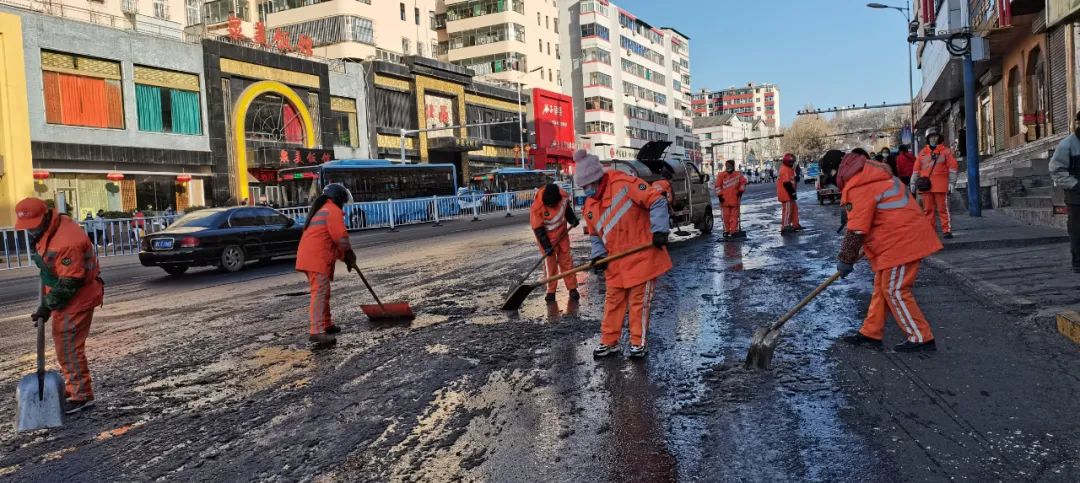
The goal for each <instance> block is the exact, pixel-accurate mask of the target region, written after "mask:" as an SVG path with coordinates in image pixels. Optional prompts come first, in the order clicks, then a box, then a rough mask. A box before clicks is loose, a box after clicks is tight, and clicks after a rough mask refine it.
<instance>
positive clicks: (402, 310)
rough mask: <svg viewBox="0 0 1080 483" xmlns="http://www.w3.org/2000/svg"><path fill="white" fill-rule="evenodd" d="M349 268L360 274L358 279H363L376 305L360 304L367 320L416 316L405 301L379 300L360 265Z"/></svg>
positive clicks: (402, 319) (404, 319)
mask: <svg viewBox="0 0 1080 483" xmlns="http://www.w3.org/2000/svg"><path fill="white" fill-rule="evenodd" d="M349 269H350V270H356V274H357V275H359V276H360V280H363V281H364V286H365V287H367V289H368V292H370V293H371V296H372V298H374V299H375V303H376V304H377V305H370V304H369V305H361V306H360V310H363V311H364V315H366V316H367V317H368V320H371V321H372V322H408V321H410V320H412V319H415V318H416V315H415V314H413V311H412V307H409V304H408V303H405V302H391V303H388V304H384V303H382V301H381V300H379V296H378V295H375V289H373V288H371V284H370V283H368V281H367V277H365V276H364V272H361V271H360V267H358V266H356V265H353V266H351V267H349Z"/></svg>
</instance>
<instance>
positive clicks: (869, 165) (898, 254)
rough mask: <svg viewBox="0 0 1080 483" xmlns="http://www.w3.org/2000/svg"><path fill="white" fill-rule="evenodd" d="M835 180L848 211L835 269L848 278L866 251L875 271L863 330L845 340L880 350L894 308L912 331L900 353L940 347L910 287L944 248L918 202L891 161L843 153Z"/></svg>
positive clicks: (904, 326) (908, 331)
mask: <svg viewBox="0 0 1080 483" xmlns="http://www.w3.org/2000/svg"><path fill="white" fill-rule="evenodd" d="M836 184H837V186H838V187H839V188H840V189H841V190H842V194H841V200H840V202H841V204H842V206H843V208H844V210H846V211H847V215H848V216H847V220H848V221H847V234H845V235H844V239H843V242H842V243H841V245H840V254H839V256H838V257H837V258H838V260H839V261H838V262H837V264H836V270H837V271H838V272H840V275H841V276H842V277H846V276H847V275H848V274H850V273H851V271H852V267H853V265H854V264H855V262H857V261H858V260H859V257H860V253H861V254H864V255H866V258H867V259H868V260H869V261H870V268H871V269H872V270H873V271H874V293H873V295H872V296H871V297H870V308H869V309H868V310H867V312H866V319H864V320H863V324H862V328H860V329H859V331H858V332H855V333H853V334H850V335H846V336H844V337H843V339H842V340H843V341H844V342H847V343H849V344H852V345H867V346H870V347H873V348H875V349H879V350H880V349H881V348H882V342H881V340H882V338H883V337H884V334H885V317H886V314H887V313H888V312H892V315H893V318H895V319H896V323H897V324H898V325H899V326H900V330H902V331H904V334H905V335H907V340H906V341H904V342H903V343H901V344H899V345H897V346H896V347H895V348H894V349H895V350H896V351H897V352H917V351H932V350H935V348H936V346H935V343H934V334H933V333H931V331H930V324H929V322H927V321H926V317H925V316H924V315H923V313H922V310H920V309H919V305H918V304H917V303H915V296H914V295H913V294H912V293H911V287H913V286H914V285H915V276H916V275H918V273H919V264H920V262H922V259H923V258H926V257H928V256H930V255H931V254H932V253H934V252H936V251H938V250H940V249H941V241H939V240H938V238H937V237H936V236H934V230H933V228H932V227H930V225H928V224H926V219H925V218H924V217H923V215H922V211H921V210H920V209H919V204H918V203H916V202H915V199H914V198H913V197H912V196H911V195H910V194H908V191H907V190H906V189H904V184H903V183H902V182H901V181H900V178H897V177H895V176H893V174H892V170H891V169H890V168H889V167H888V166H887V165H885V164H884V163H879V162H877V161H870V160H869V159H867V158H866V157H865V156H863V155H862V154H860V153H854V152H852V153H848V154H847V155H846V156H844V160H843V161H842V162H841V163H840V172H839V174H837V177H836Z"/></svg>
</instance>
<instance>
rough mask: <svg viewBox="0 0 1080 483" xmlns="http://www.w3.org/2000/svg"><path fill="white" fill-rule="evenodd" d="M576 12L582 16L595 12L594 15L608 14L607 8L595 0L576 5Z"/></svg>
mask: <svg viewBox="0 0 1080 483" xmlns="http://www.w3.org/2000/svg"><path fill="white" fill-rule="evenodd" d="M578 11H579V12H581V13H583V14H585V13H593V12H596V13H598V14H601V15H607V14H608V6H607V5H604V4H603V3H600V2H599V1H597V0H590V1H586V2H581V3H579V4H578Z"/></svg>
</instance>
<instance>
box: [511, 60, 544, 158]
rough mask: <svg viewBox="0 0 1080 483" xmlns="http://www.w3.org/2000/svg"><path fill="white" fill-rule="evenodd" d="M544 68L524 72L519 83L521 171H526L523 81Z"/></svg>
mask: <svg viewBox="0 0 1080 483" xmlns="http://www.w3.org/2000/svg"><path fill="white" fill-rule="evenodd" d="M543 69H544V68H543V67H537V68H535V69H533V70H530V71H528V72H523V73H522V74H521V75H520V76H519V77H518V81H517V105H518V152H519V153H520V154H521V169H525V108H524V107H522V105H521V79H523V78H525V76H527V75H529V74H532V73H533V72H536V71H538V70H543Z"/></svg>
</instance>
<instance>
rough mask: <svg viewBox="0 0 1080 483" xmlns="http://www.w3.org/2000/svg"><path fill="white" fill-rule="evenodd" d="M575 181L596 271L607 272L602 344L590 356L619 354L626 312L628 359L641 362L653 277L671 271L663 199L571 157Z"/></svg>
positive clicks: (590, 159) (585, 158)
mask: <svg viewBox="0 0 1080 483" xmlns="http://www.w3.org/2000/svg"><path fill="white" fill-rule="evenodd" d="M574 161H575V162H576V172H575V173H574V182H575V184H577V185H578V186H581V187H582V189H584V191H585V196H586V199H585V209H584V210H583V213H584V217H585V224H586V226H587V227H588V229H589V234H590V238H589V239H590V243H591V244H592V259H593V265H594V268H595V269H597V270H603V271H605V272H606V277H605V280H606V285H607V293H606V294H605V298H604V320H603V322H601V325H600V345H599V346H597V348H596V349H595V350H593V357H605V356H608V355H611V354H614V353H616V352H618V351H619V338H620V337H621V336H622V327H623V321H624V320H625V319H626V314H627V312H628V311H629V313H630V357H633V358H639V357H645V355H646V354H647V353H648V349H647V346H646V343H647V334H648V331H649V316H650V314H649V312H650V305H651V303H652V297H653V290H654V289H655V285H656V278H657V277H659V276H660V275H663V274H664V273H666V272H667V271H668V270H670V269H671V257H670V256H668V253H667V248H666V245H667V242H668V231H669V230H670V223H671V222H670V218H669V216H668V205H667V198H665V197H664V196H663V195H662V194H660V192H659V191H657V190H656V189H653V188H652V187H650V186H649V184H648V183H646V182H645V181H644V180H642V179H640V178H637V177H635V176H631V175H629V174H626V173H623V172H620V171H615V170H611V171H604V169H603V168H602V167H601V166H600V160H599V159H597V157H596V156H594V155H591V154H588V153H587V152H585V150H582V149H579V150H578V151H577V152H575V153H574ZM647 244H652V246H651V247H649V248H647V249H645V250H644V251H640V252H637V253H635V254H633V255H630V256H627V257H624V258H621V259H619V260H615V261H612V262H611V263H608V264H603V263H600V260H601V259H602V258H605V257H607V256H608V255H609V254H610V255H614V254H616V253H620V252H624V251H627V250H630V249H632V248H637V247H639V246H642V245H647Z"/></svg>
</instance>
